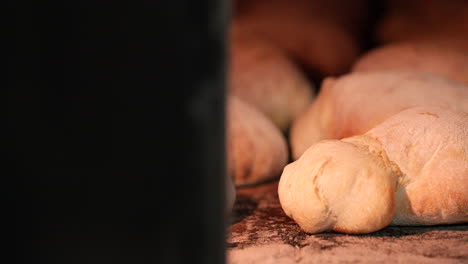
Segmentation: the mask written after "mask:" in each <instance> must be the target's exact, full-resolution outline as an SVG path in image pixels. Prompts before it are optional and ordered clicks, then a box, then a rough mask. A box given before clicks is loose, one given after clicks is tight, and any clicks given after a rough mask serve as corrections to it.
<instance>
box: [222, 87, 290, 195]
mask: <svg viewBox="0 0 468 264" xmlns="http://www.w3.org/2000/svg"><path fill="white" fill-rule="evenodd" d="M227 110H228V116H227V126H228V127H227V140H228V144H227V145H228V146H227V148H228V149H227V156H228V174H229V175H231V177H233V179H234V183H235V184H236V185H237V186H239V185H248V184H256V183H259V182H263V181H266V180H269V179H272V178H275V177H279V175H280V174H281V170H282V169H283V167H284V165H286V163H287V158H288V150H287V147H286V140H285V139H284V137H283V135H282V134H281V132H280V131H279V130H278V128H276V127H275V125H273V123H271V121H270V120H268V118H266V117H265V116H264V115H263V114H262V113H260V112H259V111H257V110H256V109H255V108H254V107H252V106H250V105H248V104H247V103H244V102H242V101H241V100H240V99H238V98H236V97H234V96H230V97H229V98H228V109H227Z"/></svg>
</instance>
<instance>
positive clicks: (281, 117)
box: [229, 27, 313, 131]
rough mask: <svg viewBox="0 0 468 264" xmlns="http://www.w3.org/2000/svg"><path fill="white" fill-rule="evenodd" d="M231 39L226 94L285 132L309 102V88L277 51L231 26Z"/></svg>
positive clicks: (287, 60)
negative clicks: (254, 108) (247, 105)
mask: <svg viewBox="0 0 468 264" xmlns="http://www.w3.org/2000/svg"><path fill="white" fill-rule="evenodd" d="M231 36H232V38H231V62H230V69H229V91H230V93H231V94H233V95H236V96H237V97H239V98H241V99H242V100H244V101H245V102H247V103H249V104H250V105H253V106H255V107H256V108H257V109H258V110H260V111H261V112H262V113H263V114H265V115H266V116H267V117H268V118H270V119H271V120H272V121H273V123H274V124H275V125H276V126H277V127H279V128H280V129H281V130H282V131H287V129H288V128H289V125H290V123H291V122H292V120H294V119H295V118H296V116H297V115H298V114H299V113H301V112H302V111H304V109H305V108H306V107H307V106H308V105H309V104H310V102H311V101H312V98H313V91H312V87H311V85H310V84H309V82H308V81H307V79H306V78H305V76H304V75H303V74H302V72H300V70H299V69H298V68H297V67H296V65H294V64H293V63H292V62H291V61H290V60H289V59H288V58H287V57H286V56H285V55H284V54H283V53H282V52H281V50H279V49H278V48H276V47H274V46H272V45H271V44H269V43H268V42H266V41H263V40H261V39H259V38H257V37H255V36H253V35H252V34H249V33H248V32H247V31H246V30H245V29H243V28H238V27H233V31H232V34H231Z"/></svg>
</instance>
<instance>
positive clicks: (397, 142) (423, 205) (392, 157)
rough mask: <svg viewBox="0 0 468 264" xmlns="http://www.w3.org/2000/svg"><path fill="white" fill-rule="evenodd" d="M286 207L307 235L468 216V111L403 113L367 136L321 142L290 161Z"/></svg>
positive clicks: (283, 192)
mask: <svg viewBox="0 0 468 264" xmlns="http://www.w3.org/2000/svg"><path fill="white" fill-rule="evenodd" d="M278 193H279V198H280V202H281V206H282V207H283V209H284V211H285V212H286V214H287V215H288V216H289V217H291V218H293V219H294V220H295V221H296V222H297V223H298V224H299V226H300V227H301V228H302V229H303V230H304V231H306V232H309V233H317V232H322V231H327V230H334V231H337V232H345V233H354V234H358V233H369V232H373V231H377V230H379V229H381V228H383V227H385V226H387V225H389V224H394V225H435V224H452V223H461V222H466V221H468V114H466V113H463V112H456V111H452V110H448V109H443V108H438V107H416V108H411V109H408V110H405V111H402V112H400V113H398V114H396V115H394V116H392V117H391V118H389V119H387V120H386V121H385V122H383V123H381V124H380V125H378V126H377V127H375V128H373V129H372V130H370V131H369V132H367V133H366V134H364V135H360V136H355V137H351V138H346V139H343V140H324V141H320V142H319V143H317V144H315V145H313V146H312V147H310V148H309V149H308V150H307V151H306V152H305V153H304V155H302V156H301V158H300V159H299V160H297V161H295V162H293V163H291V164H289V165H288V166H287V167H286V168H285V169H284V172H283V175H282V176H281V180H280V183H279V188H278Z"/></svg>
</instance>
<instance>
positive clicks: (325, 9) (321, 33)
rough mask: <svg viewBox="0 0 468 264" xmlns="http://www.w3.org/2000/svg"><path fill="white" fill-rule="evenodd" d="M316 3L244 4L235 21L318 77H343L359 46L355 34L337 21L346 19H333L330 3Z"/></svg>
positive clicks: (273, 0) (255, 0)
mask: <svg viewBox="0 0 468 264" xmlns="http://www.w3.org/2000/svg"><path fill="white" fill-rule="evenodd" d="M314 2H315V1H309V0H298V1H289V0H252V1H244V2H243V3H245V4H243V5H241V8H239V11H238V13H237V14H236V16H235V21H236V23H238V24H240V25H242V27H244V28H248V29H250V30H252V31H253V32H254V33H255V34H257V35H259V36H262V37H264V38H266V39H267V40H268V41H270V42H272V43H273V44H275V45H277V46H278V47H280V48H281V49H282V50H284V51H286V52H287V54H288V55H289V56H291V57H292V58H293V59H294V60H295V61H297V62H298V63H300V64H301V65H304V66H305V68H306V69H307V70H308V71H309V72H311V73H313V74H315V75H317V76H327V75H337V74H341V73H343V72H345V71H347V70H349V67H350V66H351V63H352V62H353V61H354V59H355V58H356V56H357V54H358V52H359V48H358V47H359V44H358V43H357V42H356V40H355V39H354V37H353V33H351V32H350V31H349V30H348V29H347V28H346V27H344V26H343V25H342V24H341V23H340V22H338V21H336V22H334V20H335V18H336V17H344V16H339V15H335V17H333V15H331V13H332V9H331V8H330V7H329V6H328V4H326V1H325V4H323V5H320V4H315V3H314ZM338 10H341V9H340V8H338ZM348 11H350V10H348ZM349 24H351V23H349Z"/></svg>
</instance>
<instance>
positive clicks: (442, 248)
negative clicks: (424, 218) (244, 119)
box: [227, 182, 468, 264]
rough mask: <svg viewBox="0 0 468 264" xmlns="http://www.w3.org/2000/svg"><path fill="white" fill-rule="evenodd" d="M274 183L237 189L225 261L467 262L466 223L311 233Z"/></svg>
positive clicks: (247, 263)
mask: <svg viewBox="0 0 468 264" xmlns="http://www.w3.org/2000/svg"><path fill="white" fill-rule="evenodd" d="M277 187H278V183H277V182H273V183H267V184H263V185H260V186H257V187H249V188H242V189H238V190H237V201H236V204H235V205H234V210H233V211H234V212H233V217H232V219H231V226H230V229H229V230H230V237H229V238H228V252H227V257H228V263H231V264H234V263H236V264H237V263H239V264H249V263H255V264H257V263H259V264H261V263H278V264H289V263H411V264H414V263H468V225H466V224H465V225H451V226H432V227H387V228H385V229H383V230H381V231H379V232H375V233H372V234H368V235H345V234H338V233H322V234H316V235H309V234H306V233H304V232H302V231H301V230H300V228H299V227H298V226H297V225H296V224H295V222H294V221H293V220H291V219H289V218H288V217H287V216H286V215H285V214H284V213H283V211H282V209H281V206H280V204H279V201H278V195H277V192H276V190H277Z"/></svg>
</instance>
